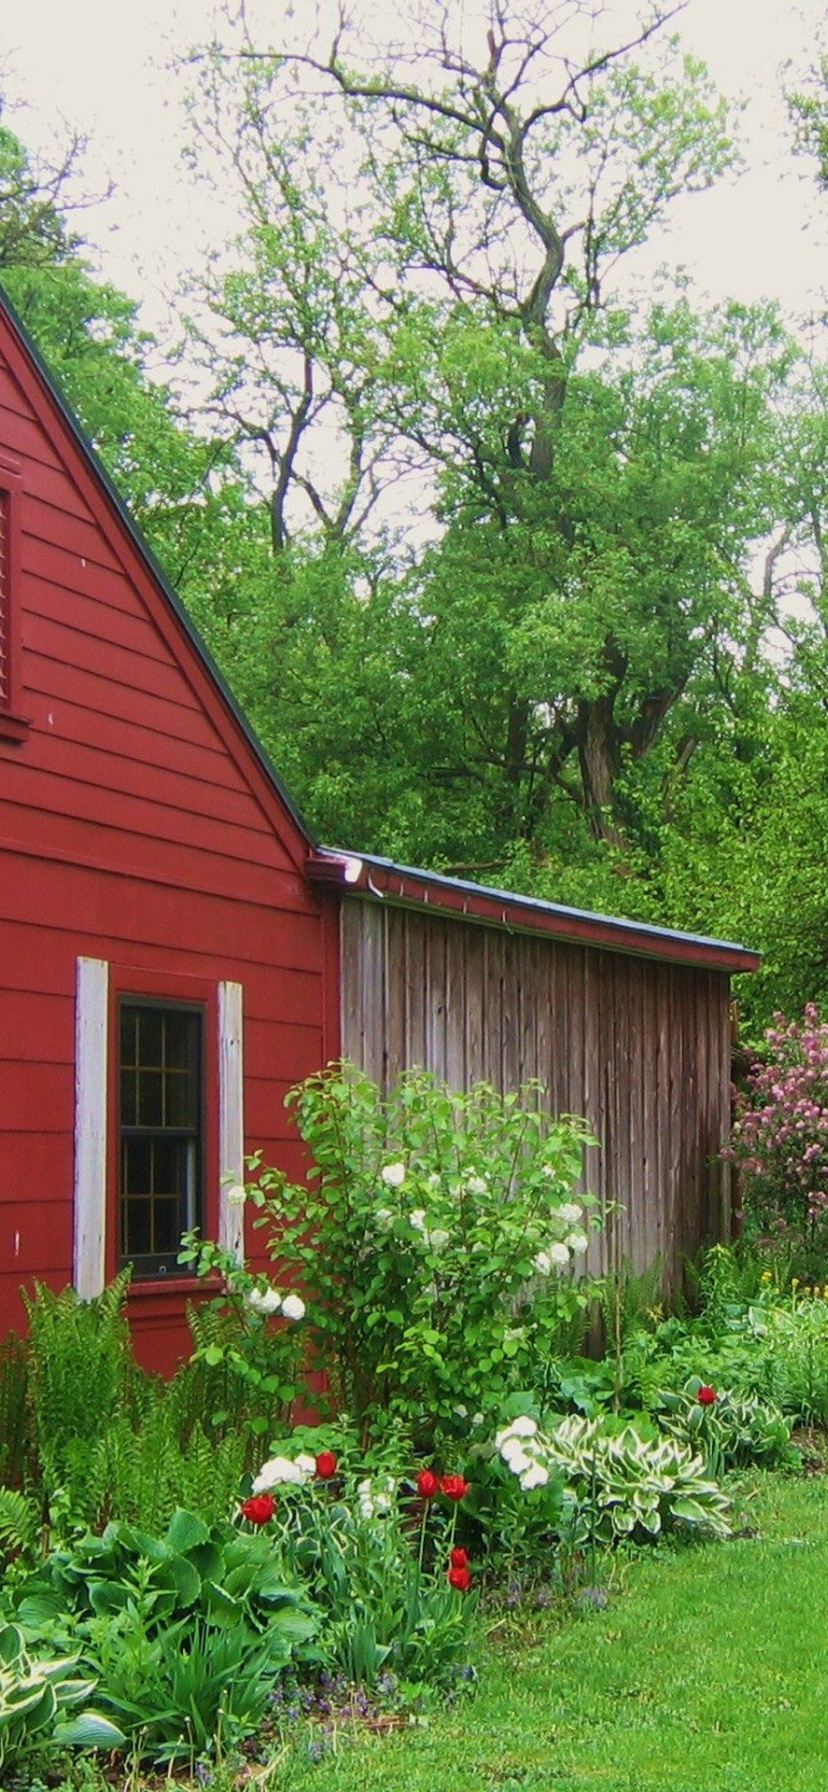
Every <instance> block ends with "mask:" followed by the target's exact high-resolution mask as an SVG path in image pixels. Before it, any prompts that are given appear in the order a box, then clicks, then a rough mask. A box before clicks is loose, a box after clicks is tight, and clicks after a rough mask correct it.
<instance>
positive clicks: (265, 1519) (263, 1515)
mask: <svg viewBox="0 0 828 1792" xmlns="http://www.w3.org/2000/svg"><path fill="white" fill-rule="evenodd" d="M275 1511H276V1501H275V1499H274V1498H273V1495H272V1493H253V1494H251V1496H250V1499H249V1500H242V1503H241V1505H240V1507H239V1512H240V1513H241V1516H242V1518H246V1519H248V1520H249V1522H250V1524H269V1522H270V1520H271V1518H272V1517H273V1514H274V1512H275Z"/></svg>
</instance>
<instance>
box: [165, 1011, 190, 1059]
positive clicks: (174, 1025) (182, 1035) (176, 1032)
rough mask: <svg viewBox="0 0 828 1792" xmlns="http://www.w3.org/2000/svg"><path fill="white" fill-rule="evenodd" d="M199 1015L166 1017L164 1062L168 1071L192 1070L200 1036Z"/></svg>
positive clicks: (181, 1014)
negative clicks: (195, 1047) (198, 1035)
mask: <svg viewBox="0 0 828 1792" xmlns="http://www.w3.org/2000/svg"><path fill="white" fill-rule="evenodd" d="M198 1019H199V1017H198V1015H197V1014H186V1013H179V1014H175V1013H171V1014H166V1015H165V1016H164V1020H165V1032H166V1050H165V1054H164V1062H165V1064H166V1066H167V1069H168V1070H192V1069H194V1068H195V1065H194V1046H195V1043H196V1039H197V1034H198Z"/></svg>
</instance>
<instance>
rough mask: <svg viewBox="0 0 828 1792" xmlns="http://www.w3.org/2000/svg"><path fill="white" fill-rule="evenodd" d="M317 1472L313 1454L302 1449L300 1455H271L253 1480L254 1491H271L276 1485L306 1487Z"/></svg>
mask: <svg viewBox="0 0 828 1792" xmlns="http://www.w3.org/2000/svg"><path fill="white" fill-rule="evenodd" d="M315 1473H316V1461H315V1459H314V1457H313V1456H307V1455H305V1453H304V1451H300V1453H299V1455H298V1456H294V1457H290V1456H271V1458H270V1460H269V1462H263V1463H262V1466H261V1468H260V1469H259V1472H258V1474H257V1476H256V1479H255V1481H254V1482H253V1492H254V1493H270V1492H272V1490H273V1488H274V1487H304V1486H305V1485H306V1484H307V1482H308V1481H311V1480H312V1479H313V1476H314V1475H315Z"/></svg>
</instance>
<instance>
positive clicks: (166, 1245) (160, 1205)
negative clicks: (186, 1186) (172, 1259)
mask: <svg viewBox="0 0 828 1792" xmlns="http://www.w3.org/2000/svg"><path fill="white" fill-rule="evenodd" d="M152 1213H153V1220H154V1231H153V1240H152V1248H153V1251H155V1252H157V1253H158V1254H159V1255H160V1254H161V1253H164V1254H165V1255H167V1256H169V1255H170V1253H171V1252H173V1251H177V1250H178V1246H179V1242H180V1239H181V1225H180V1221H179V1213H178V1202H177V1201H154V1202H153V1207H152Z"/></svg>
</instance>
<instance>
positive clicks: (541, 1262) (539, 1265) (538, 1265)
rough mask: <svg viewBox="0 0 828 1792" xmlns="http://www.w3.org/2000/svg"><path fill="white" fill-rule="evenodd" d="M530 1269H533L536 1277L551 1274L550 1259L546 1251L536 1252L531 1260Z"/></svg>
mask: <svg viewBox="0 0 828 1792" xmlns="http://www.w3.org/2000/svg"><path fill="white" fill-rule="evenodd" d="M532 1268H533V1269H534V1271H535V1273H536V1275H539V1276H549V1275H551V1274H552V1258H551V1257H550V1255H549V1252H548V1251H538V1254H537V1256H536V1257H533V1258H532Z"/></svg>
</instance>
